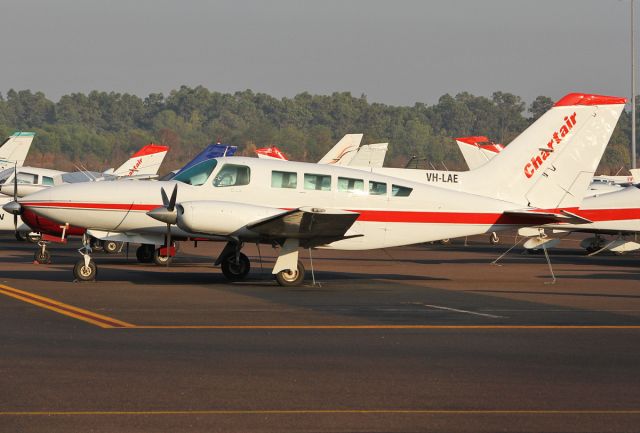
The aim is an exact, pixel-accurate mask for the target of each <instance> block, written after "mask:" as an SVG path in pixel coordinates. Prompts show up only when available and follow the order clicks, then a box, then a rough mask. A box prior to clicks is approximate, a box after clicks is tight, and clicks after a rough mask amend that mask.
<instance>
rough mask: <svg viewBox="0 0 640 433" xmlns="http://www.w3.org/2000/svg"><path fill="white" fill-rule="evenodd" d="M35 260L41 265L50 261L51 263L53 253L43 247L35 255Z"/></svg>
mask: <svg viewBox="0 0 640 433" xmlns="http://www.w3.org/2000/svg"><path fill="white" fill-rule="evenodd" d="M33 260H35V261H36V262H38V263H40V264H41V265H46V264H48V263H51V254H49V251H47V250H44V251H42V250H41V249H38V250H37V251H36V253H35V254H34V255H33Z"/></svg>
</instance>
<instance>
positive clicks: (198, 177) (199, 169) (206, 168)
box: [171, 159, 218, 186]
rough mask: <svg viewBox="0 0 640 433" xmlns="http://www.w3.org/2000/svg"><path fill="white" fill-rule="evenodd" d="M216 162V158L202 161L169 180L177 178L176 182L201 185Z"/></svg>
mask: <svg viewBox="0 0 640 433" xmlns="http://www.w3.org/2000/svg"><path fill="white" fill-rule="evenodd" d="M217 164H218V160H216V159H208V160H206V161H202V162H201V163H200V164H196V165H194V166H193V167H190V168H188V169H186V170H185V171H183V172H182V173H180V174H178V175H177V176H175V177H174V178H173V179H171V180H177V181H178V182H182V183H186V184H187V185H193V186H198V185H202V184H203V183H205V182H206V181H207V179H209V176H210V175H211V172H212V171H213V170H214V169H215V168H216V165H217Z"/></svg>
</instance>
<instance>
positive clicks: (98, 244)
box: [89, 238, 104, 251]
mask: <svg viewBox="0 0 640 433" xmlns="http://www.w3.org/2000/svg"><path fill="white" fill-rule="evenodd" d="M89 244H90V245H91V249H92V250H93V251H102V250H103V249H104V242H102V241H101V240H100V239H96V238H91V241H90V242H89Z"/></svg>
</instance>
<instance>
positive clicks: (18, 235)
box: [16, 232, 27, 242]
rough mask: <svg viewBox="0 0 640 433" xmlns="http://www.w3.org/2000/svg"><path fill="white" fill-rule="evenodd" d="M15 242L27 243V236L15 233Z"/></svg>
mask: <svg viewBox="0 0 640 433" xmlns="http://www.w3.org/2000/svg"><path fill="white" fill-rule="evenodd" d="M16 240H17V241H20V242H26V241H27V235H26V234H24V233H22V232H16Z"/></svg>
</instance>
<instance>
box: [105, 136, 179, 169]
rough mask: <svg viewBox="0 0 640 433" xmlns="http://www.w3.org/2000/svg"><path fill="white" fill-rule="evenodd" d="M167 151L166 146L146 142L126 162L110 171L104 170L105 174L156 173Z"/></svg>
mask: <svg viewBox="0 0 640 433" xmlns="http://www.w3.org/2000/svg"><path fill="white" fill-rule="evenodd" d="M168 151H169V147H168V146H163V145H160V144H147V145H146V146H144V147H143V148H141V149H140V150H138V151H137V152H136V153H134V154H133V155H132V156H131V158H129V160H128V161H127V162H125V163H124V164H122V165H121V166H120V167H118V168H117V169H115V170H113V171H112V172H111V170H109V171H108V172H105V174H113V175H115V176H120V177H128V176H153V175H156V174H158V170H159V169H160V165H161V164H162V161H163V160H164V157H165V156H167V152H168Z"/></svg>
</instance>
